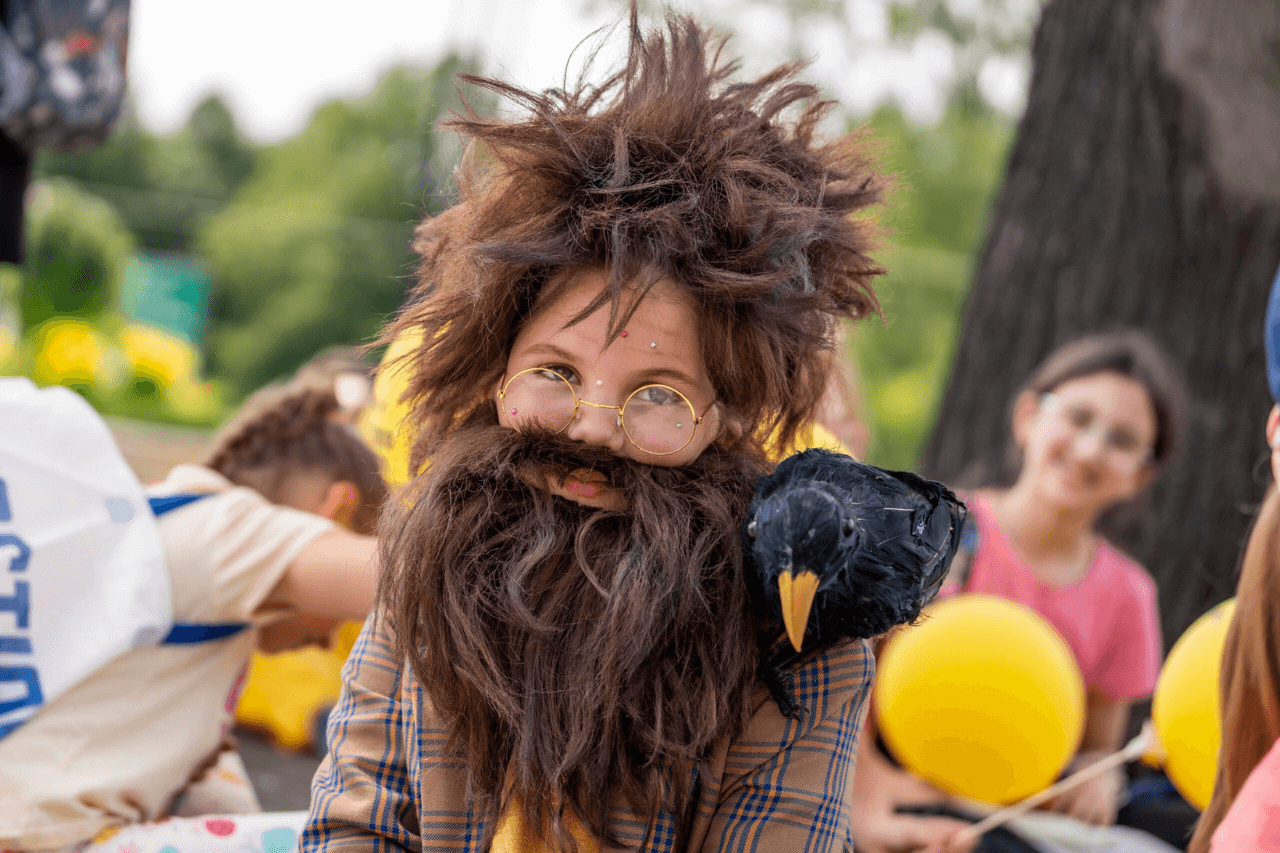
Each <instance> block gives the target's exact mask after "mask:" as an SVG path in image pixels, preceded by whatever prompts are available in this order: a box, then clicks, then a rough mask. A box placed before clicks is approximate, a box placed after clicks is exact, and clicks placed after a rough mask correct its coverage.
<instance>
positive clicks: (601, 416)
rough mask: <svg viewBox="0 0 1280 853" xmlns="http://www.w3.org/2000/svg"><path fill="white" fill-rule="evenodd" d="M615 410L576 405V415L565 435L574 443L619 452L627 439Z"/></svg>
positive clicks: (581, 404) (582, 404)
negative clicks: (577, 442) (578, 442)
mask: <svg viewBox="0 0 1280 853" xmlns="http://www.w3.org/2000/svg"><path fill="white" fill-rule="evenodd" d="M620 421H621V418H620V416H619V414H618V410H617V409H608V408H599V407H597V406H590V405H587V404H586V403H580V404H579V405H578V414H577V416H576V417H574V419H573V421H572V422H571V423H570V424H569V429H568V430H566V432H565V434H566V435H568V436H569V438H572V439H573V440H574V441H581V442H585V443H586V444H595V445H598V446H600V447H607V448H609V449H610V450H612V451H613V452H615V453H617V452H620V451H621V450H622V448H623V445H624V444H626V441H627V437H626V434H625V433H623V431H622V425H621V422H620Z"/></svg>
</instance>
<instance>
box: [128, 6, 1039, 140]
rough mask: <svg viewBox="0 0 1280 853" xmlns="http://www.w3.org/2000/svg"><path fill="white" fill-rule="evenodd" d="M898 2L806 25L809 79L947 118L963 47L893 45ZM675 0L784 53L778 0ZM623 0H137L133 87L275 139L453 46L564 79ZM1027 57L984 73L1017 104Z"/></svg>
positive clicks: (927, 40)
mask: <svg viewBox="0 0 1280 853" xmlns="http://www.w3.org/2000/svg"><path fill="white" fill-rule="evenodd" d="M889 2H893V0H846V4H845V5H846V20H845V21H833V22H831V23H830V25H829V26H827V27H825V28H819V29H816V30H815V31H813V32H806V33H804V34H803V35H804V40H805V43H806V44H807V45H811V51H812V54H813V57H814V59H815V63H814V67H813V69H812V71H811V73H810V75H809V76H811V77H814V78H816V79H817V82H819V84H821V85H824V86H825V87H826V88H827V90H828V91H829V92H830V93H831V94H832V95H834V96H836V97H837V98H839V99H840V100H841V101H842V102H844V103H846V104H848V105H849V106H850V107H851V108H852V109H853V110H854V111H855V112H858V113H865V112H868V111H869V110H871V109H873V108H874V107H875V106H876V105H878V104H879V103H881V102H882V101H884V100H886V99H889V98H892V99H894V100H897V101H898V102H899V103H900V104H901V105H902V106H903V108H904V110H905V111H906V112H907V114H908V116H909V117H912V118H914V119H916V120H918V121H921V122H926V123H927V122H929V121H931V120H936V118H937V117H938V116H939V115H940V114H941V108H942V105H943V104H944V103H945V100H946V96H947V87H948V86H949V85H950V83H951V82H952V79H953V77H954V74H955V57H954V49H953V48H952V46H951V45H950V44H949V42H948V41H947V40H946V39H945V38H943V37H941V36H940V34H937V33H932V34H931V33H925V34H923V35H922V36H921V37H920V38H918V39H917V40H916V42H915V43H914V44H912V45H909V46H907V47H905V48H892V47H889V46H888V45H887V38H888V23H887V22H888V18H887V13H886V12H885V7H886V5H887V4H888V3H889ZM948 2H949V3H950V4H954V5H957V6H958V7H963V5H964V4H969V5H972V3H973V2H975V0H948ZM976 2H981V0H976ZM672 5H676V6H678V7H681V8H687V9H690V10H692V11H696V12H699V13H700V14H703V15H704V16H707V17H711V18H716V17H718V18H719V19H720V20H727V21H731V22H732V24H733V26H734V28H735V29H736V30H737V36H736V38H737V41H736V42H735V44H736V48H737V49H736V50H734V51H733V52H734V53H735V54H737V55H740V56H745V57H747V59H748V61H747V65H748V66H749V67H751V66H752V64H753V63H752V58H753V57H767V60H766V62H768V63H771V62H772V61H775V60H776V58H777V57H776V55H771V53H773V49H774V48H775V47H776V46H777V45H778V44H780V43H782V42H785V36H786V35H787V30H788V28H789V23H788V21H787V18H786V16H785V15H783V14H782V13H781V12H779V11H778V10H777V9H775V8H770V7H767V6H764V5H757V4H752V3H750V2H743V0H673V2H672ZM623 8H624V4H623V2H622V0H361V2H359V3H351V2H350V0H341V2H338V0H220V1H219V2H218V3H204V4H196V3H191V2H188V0H133V6H132V22H131V32H130V45H129V77H130V85H131V87H132V90H133V93H134V98H135V101H136V104H137V108H138V112H139V114H140V116H141V119H142V121H143V123H144V124H146V126H147V127H149V128H150V129H152V130H153V131H156V132H160V133H167V132H171V131H173V130H176V129H177V128H178V127H180V126H181V125H182V123H183V122H184V121H185V120H186V118H187V116H188V114H189V113H190V111H191V108H192V107H193V106H194V105H195V104H196V103H197V102H198V101H199V100H200V99H201V98H203V97H204V96H206V95H208V94H209V93H211V92H218V93H220V94H221V95H222V96H223V97H224V98H225V100H226V101H227V103H228V104H229V105H230V106H231V109H232V111H233V112H234V113H235V115H236V118H237V120H238V121H239V123H240V126H241V128H242V129H243V130H244V132H245V133H246V134H248V135H249V136H250V137H252V138H253V139H256V140H258V141H262V142H273V141H278V140H281V139H284V138H287V137H289V136H291V135H293V134H295V133H297V132H298V131H300V130H301V129H302V128H303V127H304V126H305V124H306V121H307V118H308V117H309V116H310V114H311V112H312V110H313V109H314V108H315V107H316V106H318V105H319V104H320V103H323V102H324V101H326V100H330V99H333V98H351V97H359V96H361V95H364V94H367V93H368V92H370V91H371V90H372V89H373V86H374V83H375V82H376V80H377V79H378V77H379V76H380V75H381V74H382V73H383V72H384V71H385V70H386V69H387V68H389V67H391V66H393V65H397V64H403V63H409V64H416V65H422V66H428V67H429V66H431V65H434V64H435V63H436V62H438V61H439V60H440V59H441V58H442V57H443V56H444V55H445V54H446V53H447V52H448V51H449V50H450V48H455V49H462V50H471V51H474V52H475V53H476V54H477V55H479V56H480V58H481V60H482V62H483V63H484V67H485V70H486V71H487V72H488V73H494V74H497V75H499V76H502V77H505V78H507V79H510V80H514V81H516V82H518V83H520V84H521V85H524V86H529V87H534V88H544V87H546V86H551V85H554V84H555V83H556V82H557V81H558V80H559V79H560V77H561V76H562V75H563V72H564V69H565V63H566V60H567V59H568V58H569V56H570V53H571V52H572V51H573V49H574V48H575V46H577V45H578V44H579V43H580V42H581V41H582V40H583V39H584V38H586V37H587V36H589V35H590V34H591V33H592V32H593V31H594V30H596V29H598V28H600V27H602V26H607V25H609V24H613V23H615V22H616V21H617V20H618V17H619V15H620V14H621V10H622V9H623ZM615 41H616V40H615ZM1020 62H1021V61H1020V60H1014V61H1012V62H1005V63H1004V64H1003V65H1001V64H1000V63H999V62H996V63H994V64H992V66H991V68H984V69H983V72H984V74H985V78H980V83H981V82H983V80H984V79H985V83H984V85H985V86H986V87H987V89H988V90H990V91H989V92H987V94H988V96H989V97H988V99H989V100H992V101H993V102H995V103H997V105H998V106H1003V107H1004V108H1005V109H1006V111H1016V110H1017V109H1018V108H1019V107H1020V104H1021V99H1022V98H1023V92H1024V90H1025V77H1026V72H1025V63H1021V64H1020ZM757 64H761V63H757ZM1002 100H1003V102H1004V103H1003V104H1001V101H1002Z"/></svg>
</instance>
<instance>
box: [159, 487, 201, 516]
mask: <svg viewBox="0 0 1280 853" xmlns="http://www.w3.org/2000/svg"><path fill="white" fill-rule="evenodd" d="M207 497H209V494H208V493H205V494H199V495H166V496H165V497H162V498H147V503H149V504H151V514H152V515H154V516H156V517H159V516H162V515H164V514H165V513H166V512H173V511H174V510H175V509H182V508H183V507H184V506H186V505H187V504H189V503H195V502H196V501H198V500H200V499H201V498H207Z"/></svg>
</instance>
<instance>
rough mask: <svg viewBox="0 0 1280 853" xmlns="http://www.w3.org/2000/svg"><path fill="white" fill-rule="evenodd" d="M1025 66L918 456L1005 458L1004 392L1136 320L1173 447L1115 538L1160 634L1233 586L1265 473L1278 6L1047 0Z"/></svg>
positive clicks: (1277, 140)
mask: <svg viewBox="0 0 1280 853" xmlns="http://www.w3.org/2000/svg"><path fill="white" fill-rule="evenodd" d="M1032 58H1033V63H1034V71H1033V75H1032V81H1031V89H1030V96H1029V99H1028V106H1027V111H1026V114H1025V116H1024V117H1023V119H1022V122H1021V124H1020V125H1019V129H1018V137H1017V140H1016V141H1015V143H1014V146H1013V149H1012V151H1011V153H1010V158H1009V163H1008V167H1007V172H1006V176H1005V184H1004V188H1003V190H1002V191H1001V194H1000V196H999V199H998V201H997V203H996V206H995V210H994V213H993V216H992V221H991V228H990V231H989V232H988V235H987V240H986V244H985V246H984V247H983V251H982V254H981V256H980V259H979V262H978V268H977V271H976V274H975V278H974V283H973V289H972V292H971V294H970V296H969V301H968V304H967V307H966V314H965V318H964V323H963V327H962V330H961V335H960V341H959V344H958V346H957V351H956V357H955V362H954V366H953V368H952V375H951V379H950V382H949V384H948V387H947V390H946V394H945V396H944V398H943V401H942V406H941V410H940V412H939V416H938V421H937V425H936V427H935V430H934V433H933V436H932V440H931V442H930V444H929V447H928V450H927V451H926V457H925V467H926V469H927V472H928V474H929V475H930V476H933V477H936V478H939V479H942V480H952V481H956V482H961V480H960V479H959V478H961V477H962V476H963V473H964V472H966V471H971V470H973V467H974V466H975V465H978V466H987V467H994V466H995V465H996V464H998V461H999V459H1000V458H1001V456H1002V455H1003V453H1004V451H1005V448H1006V446H1007V443H1008V440H1009V439H1008V433H1009V429H1008V424H1009V414H1010V411H1009V407H1010V402H1011V397H1012V395H1013V394H1014V392H1015V391H1016V390H1017V388H1018V387H1019V385H1020V384H1021V383H1022V382H1023V381H1024V380H1025V379H1026V378H1027V376H1028V375H1029V374H1030V372H1031V371H1032V370H1033V369H1034V368H1035V366H1036V365H1037V364H1038V363H1039V362H1040V361H1041V359H1043V358H1044V357H1045V356H1046V355H1047V354H1048V353H1049V352H1050V351H1051V350H1053V349H1054V348H1055V347H1056V346H1058V345H1059V344H1061V343H1064V342H1066V341H1068V340H1071V339H1073V338H1075V337H1078V336H1080V335H1082V334H1085V333H1089V332H1096V331H1103V330H1108V329H1114V328H1119V327H1129V326H1136V327H1139V328H1142V329H1144V330H1146V331H1147V332H1149V333H1150V334H1151V335H1152V336H1153V337H1154V338H1155V339H1156V340H1157V341H1159V342H1160V343H1161V344H1162V345H1163V346H1164V348H1165V349H1166V350H1167V351H1168V352H1169V353H1170V355H1171V356H1172V357H1173V358H1174V360H1175V362H1176V363H1178V364H1179V365H1180V366H1181V367H1182V368H1183V370H1184V371H1185V374H1186V376H1187V380H1188V384H1189V386H1190V390H1191V397H1192V409H1191V418H1190V423H1189V424H1188V430H1187V433H1186V443H1185V446H1184V450H1183V453H1182V454H1181V455H1180V456H1179V457H1178V458H1177V459H1175V461H1174V464H1173V465H1172V467H1171V468H1170V469H1169V470H1168V471H1167V472H1165V474H1164V475H1163V477H1161V479H1160V480H1159V481H1158V482H1157V484H1156V486H1155V487H1154V488H1153V489H1152V491H1151V494H1150V496H1149V499H1148V500H1147V501H1146V502H1145V511H1143V512H1141V513H1139V514H1137V515H1134V516H1133V517H1131V518H1130V519H1129V520H1128V521H1127V522H1123V523H1120V524H1117V525H1115V526H1114V529H1109V530H1107V533H1108V534H1109V535H1110V536H1111V537H1112V538H1113V539H1114V540H1115V541H1116V542H1117V543H1118V544H1119V545H1120V546H1121V547H1122V548H1124V549H1125V550H1126V551H1128V552H1129V553H1131V554H1132V555H1134V556H1135V557H1136V558H1137V559H1138V560H1139V561H1140V562H1142V563H1143V564H1144V565H1146V566H1147V568H1148V569H1149V570H1150V571H1151V573H1152V574H1153V575H1154V576H1155V578H1156V580H1157V582H1158V583H1159V587H1160V606H1161V616H1162V620H1163V627H1164V636H1165V642H1166V645H1168V644H1170V643H1172V642H1173V640H1175V639H1176V638H1177V637H1178V636H1179V635H1180V634H1181V633H1182V631H1183V629H1185V628H1186V626H1187V625H1189V624H1190V623H1191V621H1192V620H1193V619H1195V617H1196V616H1198V615H1199V614H1200V613H1202V612H1203V611H1204V610H1205V609H1206V608H1207V607H1208V606H1209V605H1211V604H1213V603H1215V602H1217V601H1220V600H1222V599H1224V598H1226V597H1228V596H1230V595H1231V594H1232V592H1233V591H1234V586H1235V579H1236V567H1237V561H1238V557H1239V553H1240V549H1241V547H1242V545H1243V542H1244V539H1245V535H1246V533H1247V529H1248V525H1249V522H1250V518H1251V515H1252V512H1253V510H1254V509H1255V508H1256V506H1257V504H1258V502H1259V501H1260V499H1261V496H1262V493H1263V489H1264V486H1265V482H1266V478H1265V477H1264V472H1265V470H1266V469H1265V464H1264V461H1263V460H1264V457H1265V454H1266V447H1265V442H1264V439H1263V422H1264V419H1265V417H1266V414H1267V410H1268V409H1269V407H1270V405H1271V399H1270V396H1269V394H1268V392H1267V385H1266V377H1265V369H1264V354H1263V344H1262V318H1263V314H1264V311H1265V306H1266V300H1267V294H1268V290H1269V287H1270V283H1271V280H1272V278H1273V277H1274V276H1275V274H1276V268H1277V265H1280V4H1277V2H1276V0H1114V2H1098V1H1097V0H1050V2H1049V3H1047V4H1046V6H1045V7H1044V10H1043V12H1042V16H1041V20H1040V23H1039V26H1038V28H1037V31H1036V35H1035V41H1034V44H1033V48H1032Z"/></svg>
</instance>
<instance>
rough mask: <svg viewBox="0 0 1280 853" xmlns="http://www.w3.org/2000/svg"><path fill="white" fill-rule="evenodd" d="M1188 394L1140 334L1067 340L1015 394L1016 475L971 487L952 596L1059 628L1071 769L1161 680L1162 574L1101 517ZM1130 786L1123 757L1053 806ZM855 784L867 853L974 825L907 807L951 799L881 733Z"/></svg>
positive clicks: (1115, 745) (1136, 489)
mask: <svg viewBox="0 0 1280 853" xmlns="http://www.w3.org/2000/svg"><path fill="white" fill-rule="evenodd" d="M1184 399H1185V392H1184V390H1183V387H1182V383H1181V380H1180V377H1179V376H1178V375H1177V374H1176V373H1175V372H1174V370H1173V369H1172V368H1171V366H1170V365H1169V363H1168V362H1167V360H1166V359H1165V357H1164V356H1163V354H1162V353H1161V352H1160V351H1159V350H1158V348H1157V347H1156V346H1155V345H1154V344H1153V343H1152V342H1151V341H1150V340H1149V339H1148V338H1146V336H1144V335H1142V334H1141V333H1138V332H1122V333H1111V334H1103V335H1097V336H1093V337H1087V338H1082V339H1080V340H1077V341H1075V342H1072V343H1069V344H1067V345H1065V346H1063V347H1061V348H1059V349H1058V350H1057V351H1055V352H1054V353H1053V354H1052V355H1050V356H1049V357H1048V358H1047V359H1046V360H1045V361H1044V363H1043V364H1042V365H1041V366H1040V367H1039V368H1038V369H1037V370H1036V372H1035V373H1034V374H1033V375H1032V376H1031V378H1030V379H1028V380H1027V382H1026V383H1025V384H1024V385H1023V388H1022V390H1021V391H1020V392H1019V393H1018V395H1017V397H1016V399H1015V401H1014V404H1013V413H1012V426H1013V441H1014V445H1013V449H1014V450H1015V451H1016V453H1015V454H1014V457H1015V459H1014V464H1012V465H1011V466H1010V467H1011V468H1012V469H1013V470H1014V472H1015V473H1014V475H1013V477H1012V478H1010V480H1011V482H1010V484H1009V485H1003V486H996V487H994V488H988V489H982V490H979V491H977V492H975V493H973V494H972V495H970V496H969V497H967V498H966V503H967V504H968V506H969V509H970V535H971V536H972V535H973V534H974V533H976V541H971V542H970V543H969V544H968V545H967V549H968V550H969V552H970V553H971V554H972V558H971V560H969V561H965V560H962V559H958V560H957V561H956V563H955V564H953V566H952V576H951V578H949V580H948V583H947V585H946V586H944V588H943V592H942V595H946V594H949V593H954V592H958V591H964V592H976V593H986V594H989V595H998V596H1001V597H1004V598H1009V599H1011V600H1013V601H1017V602H1019V603H1021V604H1024V605H1026V606H1028V607H1030V608H1032V609H1033V610H1035V611H1036V612H1038V613H1040V615H1042V616H1044V617H1045V618H1046V619H1048V620H1049V622H1051V623H1052V624H1053V625H1054V627H1055V628H1057V629H1058V631H1059V632H1060V633H1061V634H1062V636H1063V638H1064V639H1065V640H1066V642H1067V645H1068V646H1069V647H1070V648H1071V651H1072V653H1073V655H1074V657H1075V659H1076V662H1077V664H1079V666H1080V671H1081V674H1082V675H1083V677H1084V682H1085V687H1086V690H1087V702H1088V705H1087V712H1086V720H1085V733H1084V739H1083V742H1082V743H1081V746H1080V751H1079V753H1078V754H1077V756H1076V758H1075V759H1074V761H1073V762H1072V767H1071V769H1080V768H1081V767H1083V766H1086V765H1087V764H1088V763H1090V762H1091V761H1092V760H1095V759H1096V758H1098V757H1101V756H1103V755H1106V754H1109V753H1111V752H1114V751H1115V750H1117V749H1119V748H1120V747H1121V746H1122V745H1123V741H1124V738H1125V735H1126V732H1127V727H1128V724H1129V711H1130V708H1131V707H1132V705H1133V703H1134V702H1136V701H1138V700H1140V699H1143V698H1145V697H1147V696H1150V695H1151V693H1152V691H1153V690H1154V689H1155V683H1156V677H1157V675H1158V674H1159V669H1160V660H1161V651H1162V649H1161V642H1160V623H1159V611H1158V607H1157V602H1156V588H1155V582H1154V581H1153V580H1152V578H1151V577H1150V575H1148V574H1147V572H1146V571H1145V570H1144V569H1143V568H1142V567H1141V566H1140V565H1138V564H1137V563H1136V562H1134V561H1133V560H1132V559H1131V558H1129V557H1127V556H1125V555H1124V554H1122V553H1121V552H1119V551H1118V550H1117V549H1116V548H1114V547H1113V546H1112V545H1111V544H1110V543H1108V542H1107V541H1106V539H1105V538H1103V537H1102V536H1101V535H1100V534H1099V533H1097V532H1096V526H1097V524H1098V521H1099V519H1100V517H1101V516H1102V515H1103V514H1104V513H1105V512H1107V511H1108V510H1109V509H1112V508H1113V507H1115V506H1117V505H1119V504H1123V503H1126V502H1128V501H1131V500H1133V499H1135V498H1137V497H1138V496H1139V495H1140V494H1141V493H1142V492H1143V491H1144V490H1145V489H1146V488H1147V487H1148V486H1149V485H1150V483H1151V482H1152V480H1154V479H1155V477H1156V476H1157V475H1158V473H1159V472H1160V470H1161V469H1162V467H1163V466H1164V465H1165V464H1166V463H1167V462H1168V460H1169V457H1170V454H1171V453H1172V452H1173V449H1174V447H1175V445H1176V442H1177V439H1178V436H1179V434H1180V432H1181V429H1182V420H1183V411H1184V408H1185V403H1184ZM1006 482H1009V481H1006ZM966 563H967V565H966ZM1124 784H1125V778H1124V774H1123V770H1122V769H1121V768H1117V769H1116V770H1115V771H1113V772H1111V773H1108V774H1106V775H1103V776H1099V777H1097V778H1096V779H1094V780H1092V781H1091V782H1088V783H1085V784H1083V785H1080V786H1079V787H1077V788H1075V789H1074V790H1073V791H1071V792H1069V793H1067V794H1064V795H1063V797H1062V798H1061V799H1060V800H1059V801H1057V802H1055V803H1054V804H1053V808H1054V809H1055V810H1057V811H1060V812H1062V813H1064V814H1067V815H1071V816H1073V817H1076V818H1078V819H1080V820H1082V821H1086V822H1088V823H1092V824H1100V825H1108V824H1113V823H1115V820H1116V815H1117V809H1118V805H1119V798H1120V794H1121V792H1122V790H1123V788H1124ZM854 794H855V830H854V840H855V842H856V843H857V844H858V849H859V850H865V851H867V853H879V851H884V850H898V849H914V847H917V846H920V847H922V846H925V845H926V844H929V843H936V842H938V841H939V840H940V839H943V838H945V837H946V836H947V835H948V834H949V833H952V832H954V831H955V830H956V829H958V828H960V827H961V826H963V824H962V823H960V822H959V821H957V820H952V819H950V818H947V817H927V818H925V817H919V816H913V815H910V814H900V813H896V809H897V808H898V807H899V806H903V805H920V804H922V803H928V802H932V801H942V800H945V799H946V797H945V795H944V794H942V793H941V792H940V791H938V790H936V789H934V788H933V787H932V786H930V785H928V784H927V783H925V782H923V781H922V780H920V779H917V778H915V777H914V776H912V775H911V774H909V773H908V772H907V771H905V770H902V769H899V768H897V767H895V766H893V765H892V764H891V763H890V762H889V761H888V760H887V759H886V758H885V757H884V756H883V755H882V754H881V753H880V752H879V750H878V749H877V747H876V746H875V743H874V738H865V739H864V741H863V743H862V746H861V750H860V753H859V773H858V777H857V781H856V784H855V787H854ZM984 843H985V842H984ZM978 849H980V850H981V849H984V848H983V847H982V845H981V844H980V845H979V848H978Z"/></svg>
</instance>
